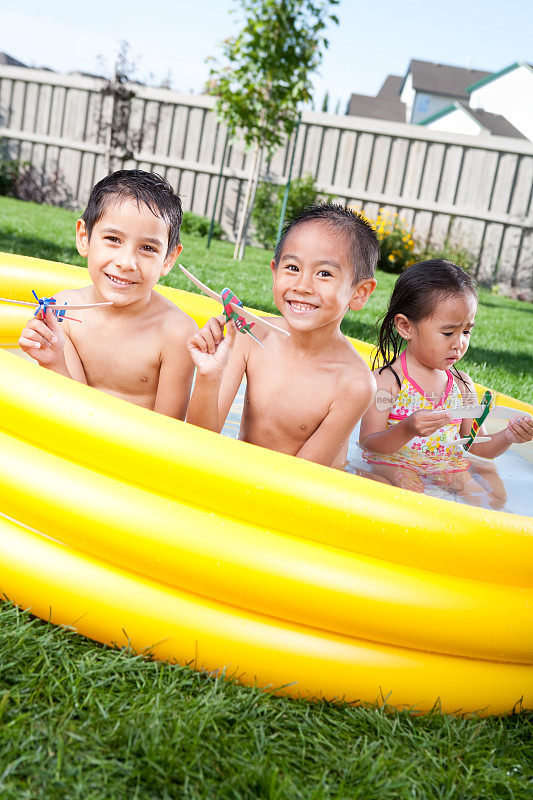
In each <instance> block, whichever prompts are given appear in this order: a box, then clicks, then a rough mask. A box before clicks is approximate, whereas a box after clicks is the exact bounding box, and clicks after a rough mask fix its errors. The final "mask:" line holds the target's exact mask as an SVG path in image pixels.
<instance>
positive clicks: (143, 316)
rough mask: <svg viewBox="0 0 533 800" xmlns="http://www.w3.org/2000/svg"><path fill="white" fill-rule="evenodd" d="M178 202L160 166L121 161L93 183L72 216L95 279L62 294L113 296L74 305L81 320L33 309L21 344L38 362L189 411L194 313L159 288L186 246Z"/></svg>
mask: <svg viewBox="0 0 533 800" xmlns="http://www.w3.org/2000/svg"><path fill="white" fill-rule="evenodd" d="M181 220H182V210H181V202H180V199H179V197H178V196H177V195H176V194H175V193H174V190H173V189H172V187H171V186H170V184H169V183H168V182H167V181H166V180H165V179H164V178H162V177H161V176H160V175H156V174H155V173H149V172H144V171H142V170H119V171H118V172H114V173H113V174H111V175H108V176H107V177H105V178H103V180H101V181H100V182H99V183H97V184H96V186H95V187H94V188H93V190H92V192H91V196H90V198H89V202H88V204H87V208H86V210H85V212H84V213H83V214H82V216H81V218H80V219H79V220H78V221H77V223H76V246H77V248H78V252H79V253H80V255H82V256H84V257H86V258H87V266H88V269H89V275H90V277H91V280H92V285H91V286H86V287H84V288H82V289H74V290H65V291H62V292H58V293H57V295H56V299H57V301H58V303H64V302H65V300H66V301H67V303H69V304H84V303H101V302H105V301H111V302H112V305H109V306H102V307H100V308H91V309H88V310H85V311H76V316H77V317H78V318H79V319H81V321H82V323H83V324H81V325H79V324H77V323H76V322H70V321H68V320H65V321H64V322H63V323H61V324H58V321H57V320H56V318H55V316H54V315H53V314H51V313H48V314H47V315H46V319H45V320H43V319H42V314H39V317H40V318H35V317H32V319H31V320H30V321H29V322H28V323H27V325H26V327H25V328H24V330H23V331H22V333H21V336H20V339H19V345H20V347H21V348H22V350H24V351H25V352H26V353H28V355H30V356H31V357H32V358H34V359H35V360H36V361H37V362H38V363H39V364H40V365H41V366H43V367H45V368H47V369H50V370H52V371H54V372H58V373H60V374H62V375H66V376H68V377H70V378H73V379H74V380H77V381H80V382H81V383H87V384H88V385H89V386H93V387H95V388H97V389H101V390H102V391H104V392H108V393H109V394H113V395H116V396H117V397H121V398H123V399H124V400H129V401H130V402H132V403H136V404H137V405H140V406H144V407H145V408H149V409H152V410H155V411H158V412H160V413H161V414H167V415H168V416H171V417H176V418H179V419H184V418H185V414H186V411H187V404H188V400H189V395H190V389H191V383H192V377H193V372H194V365H193V363H192V361H191V358H190V355H189V353H188V350H187V340H188V339H189V337H190V336H191V335H192V334H193V333H194V331H195V330H196V329H197V328H196V324H195V323H194V322H193V320H192V319H191V318H190V317H189V316H188V315H187V314H185V313H184V312H183V311H180V309H179V308H177V307H176V306H175V305H173V303H171V302H170V301H169V300H166V299H165V298H163V297H162V296H161V295H160V294H158V293H157V292H155V291H154V290H153V287H154V286H155V284H156V283H157V281H158V280H159V278H160V277H161V276H162V275H167V274H168V272H170V270H171V268H172V265H173V264H174V261H175V260H176V258H177V257H178V255H179V254H180V252H181V250H182V245H181V244H180V241H179V230H180V225H181Z"/></svg>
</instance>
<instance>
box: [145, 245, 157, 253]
mask: <svg viewBox="0 0 533 800" xmlns="http://www.w3.org/2000/svg"><path fill="white" fill-rule="evenodd" d="M143 250H148V251H149V252H150V253H156V252H157V250H156V249H155V247H152V245H150V244H144V245H143Z"/></svg>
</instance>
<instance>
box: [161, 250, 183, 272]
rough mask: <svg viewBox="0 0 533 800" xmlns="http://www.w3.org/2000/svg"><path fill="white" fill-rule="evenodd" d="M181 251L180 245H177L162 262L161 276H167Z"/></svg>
mask: <svg viewBox="0 0 533 800" xmlns="http://www.w3.org/2000/svg"><path fill="white" fill-rule="evenodd" d="M182 250H183V245H182V244H177V245H176V247H175V248H174V250H171V251H170V253H169V254H168V256H167V257H166V258H165V260H164V261H163V269H162V270H161V275H162V276H163V275H168V273H169V272H170V270H171V269H172V267H173V266H174V264H175V262H176V259H177V257H178V256H179V254H180V253H181V251H182Z"/></svg>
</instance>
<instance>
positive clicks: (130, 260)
mask: <svg viewBox="0 0 533 800" xmlns="http://www.w3.org/2000/svg"><path fill="white" fill-rule="evenodd" d="M116 263H117V266H118V267H120V269H122V270H124V271H125V272H128V271H133V270H136V269H137V262H136V260H135V255H134V253H130V252H128V251H127V250H125V251H123V252H122V253H121V254H120V256H119V258H118V259H117V262H116Z"/></svg>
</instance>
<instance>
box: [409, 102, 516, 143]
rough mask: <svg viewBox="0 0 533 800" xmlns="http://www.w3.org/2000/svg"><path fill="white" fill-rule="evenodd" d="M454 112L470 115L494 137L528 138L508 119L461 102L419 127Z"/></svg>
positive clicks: (440, 112)
mask: <svg viewBox="0 0 533 800" xmlns="http://www.w3.org/2000/svg"><path fill="white" fill-rule="evenodd" d="M453 111H462V112H463V113H465V114H468V115H469V116H470V117H472V119H474V120H475V121H476V122H477V123H478V125H480V126H481V127H482V128H484V129H485V130H488V131H490V133H491V134H493V135H494V136H511V137H512V138H514V139H526V138H527V137H525V136H524V135H523V134H522V133H520V131H519V130H517V128H515V126H514V125H511V123H510V122H509V120H508V119H506V118H505V117H502V115H501V114H491V113H490V112H489V111H484V110H483V109H481V108H470V106H469V105H468V104H467V103H462V102H460V101H455V102H454V103H450V105H449V106H446V108H443V109H442V110H441V111H438V112H437V113H436V114H431V116H429V117H426V118H425V119H423V120H421V121H420V122H419V123H418V125H429V123H430V122H434V121H435V120H437V119H441V118H442V117H446V116H448V114H451V113H452V112H453Z"/></svg>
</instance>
